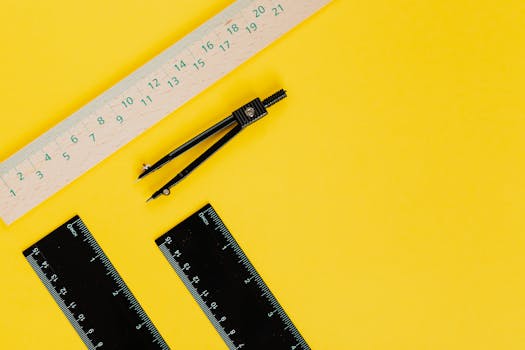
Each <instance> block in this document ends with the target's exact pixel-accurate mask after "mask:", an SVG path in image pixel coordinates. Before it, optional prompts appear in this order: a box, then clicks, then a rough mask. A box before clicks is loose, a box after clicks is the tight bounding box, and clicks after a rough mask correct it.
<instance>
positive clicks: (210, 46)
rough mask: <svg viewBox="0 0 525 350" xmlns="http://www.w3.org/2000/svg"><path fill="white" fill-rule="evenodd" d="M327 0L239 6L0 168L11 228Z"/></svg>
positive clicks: (258, 0) (253, 1) (1, 201)
mask: <svg viewBox="0 0 525 350" xmlns="http://www.w3.org/2000/svg"><path fill="white" fill-rule="evenodd" d="M329 2H330V0H302V1H299V0H238V1H236V2H235V3H233V4H232V5H231V6H229V7H228V8H226V9H225V10H224V11H223V12H221V13H219V14H218V15H216V16H215V17H214V18H212V19H211V20H209V21H208V22H206V23H205V24H203V25H202V26H201V27H199V28H198V29H196V30H195V31H194V32H193V33H191V34H189V35H188V36H186V37H185V38H183V39H182V40H181V41H179V42H177V43H176V44H174V45H173V46H171V47H170V48H168V49H167V50H165V51H164V52H162V53H161V54H160V55H158V56H157V57H155V58H153V59H152V60H151V61H149V62H148V63H146V64H145V65H144V66H142V67H141V68H139V69H138V70H136V71H135V72H134V73H132V74H131V75H130V76H128V77H127V78H125V79H124V80H122V81H121V82H119V83H118V84H116V85H115V86H114V87H112V88H110V89H109V90H107V91H106V92H105V93H103V94H102V95H100V96H99V97H97V98H96V99H94V100H93V101H92V102H90V103H89V104H87V105H86V106H84V107H83V108H81V109H80V110H79V111H77V112H75V113H74V114H72V115H71V116H70V117H68V118H67V119H65V120H64V121H63V122H61V123H60V124H58V125H57V126H55V127H54V128H52V129H51V130H49V131H48V132H46V133H45V134H43V135H41V136H40V137H39V138H38V139H36V140H35V141H33V142H32V143H30V144H29V145H27V146H26V147H25V148H23V149H22V150H20V151H19V152H17V153H16V154H14V155H13V156H11V157H10V158H9V159H7V160H6V161H4V162H3V163H2V164H1V165H0V217H1V218H2V219H3V220H4V221H5V222H6V223H8V224H10V223H11V222H13V221H14V220H16V219H18V218H19V217H21V216H22V215H24V214H25V213H27V212H28V211H29V210H31V209H32V208H34V207H35V206H37V205H38V204H40V203H42V202H43V201H44V200H46V199H47V198H49V197H50V196H51V195H53V194H54V193H56V192H57V191H59V190H60V189H62V188H63V187H64V186H66V185H67V184H69V183H70V182H72V181H73V180H75V179H76V178H78V177H79V176H80V175H82V174H83V173H85V172H86V171H87V170H89V169H90V168H92V167H93V166H95V165H97V164H98V163H100V162H101V161H102V160H103V159H105V158H106V157H108V156H110V155H111V154H112V153H114V152H115V151H116V150H118V149H119V148H121V147H122V146H124V145H125V144H127V143H128V142H129V141H131V140H133V139H134V138H135V137H136V136H138V135H139V134H140V133H142V132H143V131H144V130H146V129H148V128H149V127H151V126H152V125H154V124H155V123H157V122H158V121H160V120H161V119H162V118H164V117H165V116H167V115H168V114H170V113H171V112H173V111H174V110H176V109H177V108H179V107H180V106H182V105H183V104H184V103H186V102H187V101H188V100H190V99H191V98H193V97H194V96H196V95H197V94H199V93H200V92H201V91H203V90H204V89H206V88H207V87H209V86H210V85H212V84H213V83H214V82H216V81H217V80H219V79H220V78H221V77H223V76H224V75H226V74H227V73H229V72H230V71H232V70H233V69H235V68H236V67H237V66H239V65H240V64H241V63H243V62H244V61H246V60H247V59H249V58H250V57H251V56H253V55H254V54H256V53H257V52H259V51H260V50H262V49H263V48H265V47H266V46H268V45H269V44H270V43H272V42H273V41H275V40H276V39H277V38H279V37H280V36H281V35H283V34H285V33H286V32H287V31H289V30H290V29H291V28H293V27H295V26H296V25H297V24H299V23H301V22H302V21H303V20H305V19H306V18H307V17H309V16H310V15H312V14H313V13H315V12H316V11H318V10H319V9H321V8H322V7H323V6H324V5H326V4H328V3H329Z"/></svg>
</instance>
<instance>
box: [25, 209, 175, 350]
mask: <svg viewBox="0 0 525 350" xmlns="http://www.w3.org/2000/svg"><path fill="white" fill-rule="evenodd" d="M24 256H25V257H26V259H27V260H28V261H29V263H30V264H31V266H32V267H33V269H34V270H35V272H36V273H37V275H38V277H40V280H41V281H42V282H43V283H44V285H45V286H46V288H47V289H48V291H49V293H51V295H52V296H53V298H54V299H55V301H56V303H57V304H58V306H59V307H60V309H61V310H62V312H63V313H64V315H66V317H67V318H68V320H69V322H70V323H71V325H73V327H74V328H75V330H76V331H77V333H78V334H79V335H80V338H81V339H82V341H83V342H84V343H85V344H86V346H87V347H88V349H169V347H168V345H167V344H166V342H165V341H164V339H162V337H161V335H160V334H159V332H158V331H157V329H156V328H155V326H154V325H153V323H152V322H151V321H150V319H149V318H148V316H147V315H146V313H145V312H144V310H143V309H142V307H141V306H140V304H139V303H138V301H137V300H136V299H135V297H134V296H133V294H132V293H131V291H130V290H129V288H128V287H127V285H126V284H125V283H124V281H123V280H122V278H121V277H120V275H119V274H118V272H117V270H115V268H114V267H113V265H112V264H111V262H110V261H109V259H108V258H107V256H106V255H105V254H104V252H103V251H102V249H101V248H100V246H99V245H98V243H97V241H96V240H95V239H94V238H93V236H92V235H91V232H89V230H88V229H87V227H86V225H84V223H83V222H82V220H81V219H80V218H79V217H78V216H76V217H74V218H72V219H71V220H68V221H67V222H66V223H65V224H63V225H62V226H60V227H59V228H57V229H56V230H54V231H53V232H51V233H50V234H48V235H47V236H46V237H44V238H42V239H41V240H40V241H38V242H37V243H35V244H34V245H32V246H31V247H29V248H27V249H26V250H25V251H24ZM42 321H43V322H45V320H42ZM60 346H61V345H60V341H58V343H57V348H60Z"/></svg>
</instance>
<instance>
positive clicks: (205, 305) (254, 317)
mask: <svg viewBox="0 0 525 350" xmlns="http://www.w3.org/2000/svg"><path fill="white" fill-rule="evenodd" d="M156 243H157V245H158V246H159V248H160V250H161V251H162V253H164V255H165V256H166V258H167V259H168V261H169V262H170V264H171V266H172V267H173V268H174V269H175V271H176V272H177V274H178V275H179V277H180V278H181V279H182V281H183V282H184V284H185V285H186V287H187V288H188V290H189V291H190V293H191V294H192V295H193V297H194V298H195V300H196V301H197V303H198V304H199V305H200V307H201V309H202V310H203V311H204V312H205V313H206V315H207V316H208V318H209V319H210V321H211V323H212V324H213V325H214V327H215V328H216V329H217V331H218V332H219V334H220V335H221V337H222V338H223V339H224V341H225V342H226V344H227V345H228V347H229V348H230V349H264V350H270V349H271V350H280V349H283V350H284V349H286V350H294V349H297V350H298V349H310V347H309V346H308V345H307V344H306V342H305V340H304V339H303V337H302V336H301V334H300V333H299V331H298V330H297V328H295V326H294V325H293V323H292V321H291V320H290V318H289V317H288V316H287V315H286V313H285V312H284V310H283V308H282V307H281V305H280V304H279V302H278V301H277V299H276V298H275V297H274V295H273V294H272V293H271V292H270V290H269V289H268V287H267V286H266V284H265V283H264V281H263V280H262V278H261V277H260V276H259V274H258V273H257V271H256V270H255V268H254V267H253V265H252V264H251V263H250V262H249V261H248V258H247V257H246V255H245V254H244V252H243V251H242V249H241V248H240V247H239V245H238V244H237V242H236V241H235V239H234V238H233V237H232V235H231V233H230V232H229V231H228V229H227V228H226V226H225V225H224V223H223V222H222V221H221V219H220V218H219V216H218V215H217V213H216V212H215V210H214V209H213V208H212V206H211V205H209V204H208V205H206V206H205V207H204V208H202V209H201V210H199V211H198V212H196V213H195V214H193V215H192V216H190V217H189V218H187V219H186V220H184V221H183V222H182V223H180V224H179V225H177V226H175V227H174V228H173V229H171V230H170V231H168V232H167V233H166V234H164V235H163V236H161V237H159V238H158V239H157V240H156Z"/></svg>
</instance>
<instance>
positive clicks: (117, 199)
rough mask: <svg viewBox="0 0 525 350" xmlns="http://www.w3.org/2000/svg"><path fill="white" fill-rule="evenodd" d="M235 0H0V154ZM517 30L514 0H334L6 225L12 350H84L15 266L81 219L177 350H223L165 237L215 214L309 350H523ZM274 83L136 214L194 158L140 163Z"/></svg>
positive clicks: (1, 236)
mask: <svg viewBox="0 0 525 350" xmlns="http://www.w3.org/2000/svg"><path fill="white" fill-rule="evenodd" d="M229 3H231V1H226V0H217V1H212V2H210V1H195V0H191V1H189V0H169V1H168V0H164V1H162V0H150V1H130V0H118V1H117V0H115V1H110V2H108V1H103V0H96V1H89V2H77V1H63V0H47V1H37V0H33V1H30V0H25V1H21V0H16V1H15V0H3V1H2V10H1V12H0V53H1V55H0V60H1V61H0V63H1V64H0V76H1V77H2V78H1V84H0V106H1V112H0V118H1V119H0V122H1V125H2V126H1V128H0V140H1V148H0V159H5V158H7V157H8V156H9V155H11V154H12V153H14V152H15V151H17V150H18V149H19V148H21V147H22V146H24V145H25V144H27V143H28V142H30V141H31V140H33V139H34V138H36V137H37V136H38V135H39V134H41V133H42V132H44V131H45V130H47V129H48V128H50V127H51V126H53V125H55V124H56V123H58V122H60V121H61V120H62V119H64V118H65V117H67V116H68V115H69V114H71V113H72V112H74V111H76V110H77V109H78V108H80V107H81V106H83V105H84V104H85V103H87V102H89V101H90V100H91V99H93V98H94V97H96V96H97V95H99V94H100V93H102V92H103V91H104V90H106V89H107V88H109V87H110V86H112V85H113V84H114V83H116V82H118V81H119V80H120V79H122V78H123V77H125V76H126V75H128V74H129V73H131V72H132V71H133V70H135V69H136V68H138V67H139V66H140V65H142V64H143V63H145V62H146V61H148V60H149V59H150V58H151V57H153V56H154V55H155V54H157V53H159V52H160V51H162V50H163V49H164V48H166V47H168V46H169V45H171V44H172V43H174V42H176V41H177V40H178V39H180V38H181V37H183V36H184V35H185V34H187V33H189V32H190V31H191V30H192V29H194V28H196V27H197V26H198V25H199V24H200V23H202V22H204V21H205V20H207V19H208V18H209V17H211V16H212V15H213V14H215V13H217V12H219V11H220V10H221V9H223V8H224V7H225V6H226V5H228V4H229ZM523 23H525V4H524V3H523V1H521V0H516V1H512V0H508V1H483V0H478V1H467V0H460V1H457V0H456V1H452V0H439V1H437V0H435V1H434V0H432V1H431V0H428V1H416V0H412V1H409V0H404V1H403V0H383V1H381V0H376V1H353V0H345V1H343V0H335V1H333V3H332V4H331V5H330V6H329V7H327V8H326V9H325V10H323V11H322V12H321V13H319V14H318V15H316V16H315V17H313V18H312V19H311V20H308V21H307V22H305V23H304V24H303V25H301V26H300V27H298V28H297V29H295V30H294V31H292V32H291V33H289V34H288V35H286V37H284V38H283V39H282V40H280V41H278V42H277V43H275V44H273V45H272V46H271V47H270V48H269V49H267V50H265V51H264V52H263V53H262V54H259V55H258V56H256V57H255V58H254V59H252V60H250V61H249V62H248V63H246V64H243V65H242V66H241V67H240V68H238V69H237V70H235V71H234V72H233V73H232V74H230V75H228V76H227V77H226V78H225V79H222V80H221V81H220V82H219V83H217V84H215V85H214V86H213V87H211V88H210V89H208V90H207V91H205V92H204V93H202V94H201V95H200V96H198V97H197V98H195V99H193V100H192V101H191V102H190V103H188V104H187V105H185V106H184V107H183V108H181V109H180V110H178V111H176V112H175V113H173V114H172V115H170V116H169V117H167V118H166V119H165V120H164V121H162V122H161V123H160V124H158V125H157V126H155V127H153V128H152V129H150V130H149V131H148V132H146V133H145V134H143V135H142V136H140V137H139V138H137V139H136V140H134V141H133V142H132V143H130V144H129V145H127V146H126V147H124V148H123V149H122V150H120V151H119V152H118V153H116V154H114V155H113V156H111V157H110V158H109V159H107V160H106V161H104V162H103V163H102V164H101V165H99V166H97V167H96V168H94V169H93V170H91V171H90V172H89V173H88V174H86V175H84V176H83V177H81V178H80V179H79V180H77V181H76V182H75V183H74V184H72V185H70V186H68V187H67V188H66V189H65V190H63V191H61V192H60V193H59V194H58V195H55V196H54V197H52V199H50V200H48V201H47V202H46V203H45V204H43V205H41V206H40V207H38V208H37V209H36V210H33V211H31V212H30V213H29V214H27V215H25V216H24V217H23V218H22V219H20V220H18V221H17V222H16V223H14V224H13V225H11V226H9V227H8V226H6V225H4V224H3V223H2V224H0V276H1V279H2V285H1V288H0V310H2V312H1V316H0V332H1V333H0V348H1V349H76V348H83V344H82V342H81V340H80V338H79V337H78V335H77V334H76V333H75V331H74V329H73V328H72V327H71V326H70V325H69V323H68V321H67V319H66V318H65V317H64V315H63V314H62V312H61V311H60V310H59V308H58V307H57V305H56V304H55V302H54V301H53V299H52V298H51V296H50V295H49V293H48V292H47V290H46V289H45V287H44V286H43V284H42V283H41V282H40V280H39V279H38V278H37V276H36V274H35V273H34V272H33V270H32V269H31V267H30V266H29V264H28V263H27V262H26V260H25V259H24V258H23V256H22V253H21V252H22V250H23V249H25V248H27V247H28V246H29V245H31V244H32V243H34V242H36V241H37V240H38V239H40V238H42V237H43V236H44V235H45V234H47V233H49V232H50V231H51V230H53V229H54V228H55V227H57V226H59V225H60V224H62V223H63V222H64V221H65V220H67V219H69V218H70V217H72V216H73V215H74V214H77V213H78V214H79V215H81V217H82V218H83V219H84V221H85V222H86V224H87V226H88V227H89V228H90V230H91V231H92V232H93V234H94V236H95V237H96V239H97V240H98V242H99V243H100V245H101V246H102V247H103V249H104V250H105V252H106V254H107V255H108V256H109V257H110V259H111V260H112V262H113V264H114V265H115V266H116V268H117V269H118V271H119V272H120V273H121V275H122V276H123V278H124V280H125V281H126V282H127V284H128V286H129V287H130V288H131V290H132V291H133V292H134V294H135V296H136V297H137V299H138V300H139V302H140V303H141V305H142V306H143V307H144V309H145V310H146V312H147V313H148V315H149V316H150V318H151V319H152V320H153V322H154V323H155V325H156V326H157V328H158V329H159V331H160V333H161V334H162V335H163V336H164V338H165V340H166V341H167V342H168V343H169V344H170V346H171V347H172V348H173V349H225V348H226V346H225V345H224V343H223V342H222V340H221V339H220V337H219V336H218V334H217V332H216V331H215V330H214V328H213V327H212V325H211V324H210V322H209V321H208V320H207V318H206V317H205V315H204V313H203V312H202V311H201V310H200V309H199V307H198V306H197V304H196V303H195V302H194V301H193V299H192V297H191V296H190V294H189V293H188V292H187V290H186V289H185V287H184V286H183V284H182V283H181V281H180V280H179V278H178V277H177V275H176V274H175V272H174V271H173V270H172V269H171V267H170V266H169V265H168V263H167V261H166V259H165V258H164V257H163V256H162V255H161V254H160V251H159V250H158V249H157V247H156V246H155V244H154V242H153V240H154V239H155V238H157V237H158V236H159V235H161V234H162V233H164V232H165V231H166V230H167V229H169V228H171V227H172V226H174V225H175V224H177V223H178V222H180V221H181V220H182V219H184V218H185V217H187V216H188V215H189V214H191V213H193V212H194V211H195V210H197V209H198V208H200V207H201V206H202V205H204V204H205V203H207V202H208V201H209V202H211V203H212V204H213V205H214V206H215V208H216V209H217V211H218V212H219V214H220V215H221V217H222V218H223V220H224V221H225V223H226V224H227V226H228V227H229V228H230V230H231V231H232V232H233V234H234V236H235V237H236V238H237V240H238V241H239V243H240V245H241V246H242V247H243V248H244V250H245V252H246V253H247V255H248V257H249V258H250V259H251V260H252V262H253V264H254V265H255V267H256V268H257V269H258V270H259V272H260V273H261V275H262V276H263V278H264V279H265V281H266V282H267V284H268V285H269V287H270V288H271V289H272V291H273V292H274V293H275V294H276V296H277V297H278V299H279V300H280V302H281V303H282V305H283V306H284V308H285V310H286V311H287V312H288V314H289V315H290V316H291V318H292V320H293V321H294V322H295V324H296V326H297V327H298V329H299V330H300V331H301V333H302V334H303V335H304V337H305V338H306V340H307V341H308V343H309V344H310V345H311V347H312V348H313V349H330V350H332V349H403V350H407V349H414V350H415V349H418V350H421V349H476V350H481V349H506V350H509V349H523V348H525V297H524V296H525V272H524V268H525V254H524V249H525V238H524V229H525V220H524V214H523V213H524V209H525V200H524V198H525V186H524V185H525V183H524V178H525V176H524V175H525V167H524V165H523V164H524V161H523V150H524V148H525V141H524V140H525V138H524V133H525V111H524V109H525V100H524V99H523V91H524V85H525V79H524V78H525V74H524V73H525V69H524V67H525V63H524V62H525V49H524V48H525V46H524V44H523V43H524V42H525V29H524V28H525V27H524V26H523ZM280 87H285V88H286V89H287V90H288V91H289V95H290V97H289V99H287V100H286V102H282V103H280V104H279V105H278V106H275V107H273V108H274V109H273V110H272V111H271V113H270V115H269V116H268V117H266V118H265V119H264V120H263V121H261V122H259V123H257V124H256V125H254V126H253V127H251V128H249V130H246V131H245V132H243V134H242V136H239V137H237V138H236V140H234V141H232V142H231V143H230V144H229V145H228V146H226V147H225V148H223V149H222V150H221V151H220V152H219V153H218V154H216V155H215V156H214V157H213V158H212V159H210V160H209V161H207V162H206V163H205V165H204V166H202V167H201V168H199V169H198V170H197V171H196V172H195V173H194V174H192V175H191V176H190V177H189V178H188V179H186V180H185V181H184V182H183V183H182V184H180V185H179V186H177V187H176V188H175V189H174V193H173V195H172V196H171V198H168V199H166V198H163V199H162V200H158V201H155V202H153V203H150V204H148V205H145V204H144V200H145V199H146V198H147V197H148V196H149V195H150V194H151V192H152V190H154V189H156V188H157V187H158V186H159V185H161V184H163V183H164V182H165V181H166V180H167V179H169V178H170V177H171V176H172V175H173V174H174V173H175V172H176V170H178V169H180V168H181V167H182V166H183V165H184V164H185V163H186V162H187V161H188V160H189V159H190V157H193V156H195V154H196V153H195V152H194V153H192V154H190V155H188V156H186V157H183V158H182V159H181V160H179V161H176V162H174V164H170V165H169V166H168V167H166V168H165V169H163V170H162V172H160V173H158V174H155V175H153V176H151V178H148V179H147V180H144V181H143V182H141V183H135V177H136V176H137V175H138V173H139V172H140V164H141V163H142V162H144V161H148V162H151V161H153V160H155V159H156V158H158V157H159V156H161V155H163V154H164V153H165V152H166V151H168V150H169V149H170V148H171V147H172V146H175V145H177V144H178V143H180V142H182V141H185V140H186V139H188V138H189V137H190V136H193V134H194V133H195V132H196V131H197V130H201V129H203V128H205V127H206V126H208V125H210V124H211V123H213V122H215V121H217V120H219V119H220V118H222V117H223V116H225V115H226V114H227V113H229V112H230V111H232V110H234V109H236V108H237V107H239V106H240V105H242V104H243V103H245V102H246V101H249V100H250V99H252V98H254V97H256V96H261V97H264V96H265V95H267V94H269V93H272V92H273V90H275V89H277V88H280ZM198 151H201V149H199V150H197V151H196V152H198Z"/></svg>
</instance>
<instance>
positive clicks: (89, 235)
mask: <svg viewBox="0 0 525 350" xmlns="http://www.w3.org/2000/svg"><path fill="white" fill-rule="evenodd" d="M75 224H76V225H78V229H79V231H81V232H82V234H83V235H85V236H86V238H87V240H84V239H83V240H82V242H86V241H90V242H89V243H88V244H87V245H88V246H89V247H90V248H91V249H93V245H92V244H94V245H95V246H96V247H98V249H100V252H101V253H102V254H104V257H105V258H106V260H107V263H108V264H109V266H110V268H111V269H113V271H114V274H113V276H112V277H111V279H112V280H113V281H115V283H117V284H119V282H120V284H121V285H122V286H124V287H123V288H125V289H126V291H127V296H128V297H131V298H132V299H133V300H129V299H128V298H126V300H128V302H129V303H130V304H131V305H132V306H134V307H136V308H138V309H139V310H136V309H135V310H134V311H135V312H136V313H137V314H138V315H139V317H142V315H140V311H142V313H143V314H144V316H145V317H146V318H147V320H148V321H149V323H150V324H151V326H152V327H153V329H154V330H155V332H151V331H150V334H151V335H152V336H153V339H154V340H156V341H158V340H159V339H160V341H162V342H163V344H162V343H160V342H157V343H158V345H159V346H160V347H161V349H163V350H169V349H170V346H169V345H168V343H167V342H166V340H165V339H164V337H163V336H162V334H160V332H159V330H158V329H157V326H155V324H154V323H153V321H152V320H151V318H150V317H149V315H148V314H147V313H146V311H145V310H144V308H143V307H142V305H141V304H140V302H139V301H138V299H137V297H136V296H135V294H134V293H133V292H132V291H131V289H130V288H129V286H128V285H127V283H126V281H124V279H123V278H122V276H121V275H120V273H119V272H118V270H117V269H116V267H115V266H114V265H113V263H112V262H111V260H109V258H108V256H107V254H106V253H105V252H104V250H103V249H102V247H101V246H100V245H99V244H98V242H97V240H96V239H95V237H94V236H93V234H92V233H91V231H90V230H89V229H88V228H87V226H86V224H85V223H84V221H83V220H82V218H81V217H80V216H79V215H78V214H76V215H75V216H73V217H72V218H71V219H69V220H67V221H66V222H64V223H63V224H62V225H59V226H58V227H56V228H55V229H54V230H52V231H51V232H50V233H48V234H47V235H45V236H44V237H42V238H40V239H39V240H38V241H36V242H35V243H33V244H31V245H30V246H29V247H28V248H26V249H24V250H23V251H22V255H24V257H25V259H26V260H27V261H28V263H29V265H31V267H32V268H33V270H34V271H35V273H36V274H37V276H38V277H39V279H40V280H41V282H42V284H43V285H44V286H45V288H46V289H47V290H48V292H49V294H51V295H52V297H53V299H54V300H55V302H56V303H57V305H58V307H59V308H60V309H61V310H62V313H63V314H64V315H65V316H66V318H67V319H68V320H69V321H70V323H71V325H72V326H73V328H74V329H75V330H76V331H77V333H78V335H79V336H80V338H81V339H82V340H83V341H84V343H85V344H86V346H87V347H88V348H89V349H96V347H95V345H94V344H93V343H92V342H91V340H90V339H89V338H88V337H87V335H86V334H85V333H84V332H83V330H82V327H81V325H80V324H79V323H78V321H77V320H76V319H75V317H74V316H73V313H72V312H71V311H69V309H68V308H67V306H66V304H65V303H64V301H63V300H62V299H61V298H60V296H59V295H58V293H57V292H56V290H55V289H54V288H53V286H52V285H51V283H50V282H49V280H47V279H44V276H45V274H44V273H43V271H42V269H40V267H39V266H38V265H37V264H35V263H36V259H34V258H33V256H32V253H31V250H32V248H33V247H35V246H36V247H38V243H39V242H40V241H42V240H44V239H45V238H47V237H48V236H49V235H51V234H53V233H54V232H56V231H58V230H60V229H61V228H63V227H64V226H66V227H67V225H75ZM84 230H85V231H84ZM26 254H27V255H26ZM42 255H43V253H42ZM102 265H104V267H106V264H104V262H102ZM115 278H116V279H117V280H115ZM131 309H133V308H131ZM65 310H67V312H66V311H65ZM88 342H89V344H91V345H92V347H91V348H90V347H89V344H88Z"/></svg>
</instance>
